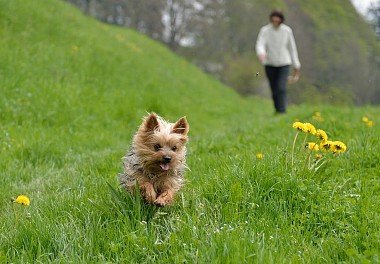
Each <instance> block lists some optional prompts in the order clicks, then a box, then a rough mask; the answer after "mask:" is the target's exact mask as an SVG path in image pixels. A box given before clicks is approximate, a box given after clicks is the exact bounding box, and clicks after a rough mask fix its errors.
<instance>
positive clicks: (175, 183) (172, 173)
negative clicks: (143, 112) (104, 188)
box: [119, 113, 189, 206]
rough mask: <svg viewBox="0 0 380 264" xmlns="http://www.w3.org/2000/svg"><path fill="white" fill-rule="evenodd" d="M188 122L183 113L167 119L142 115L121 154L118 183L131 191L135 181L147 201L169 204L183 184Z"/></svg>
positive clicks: (161, 204) (160, 204)
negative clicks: (128, 145) (129, 142)
mask: <svg viewBox="0 0 380 264" xmlns="http://www.w3.org/2000/svg"><path fill="white" fill-rule="evenodd" d="M188 132H189V123H188V122H187V120H186V118H185V117H182V118H180V119H179V120H178V121H177V122H176V123H169V122H167V121H165V120H164V119H163V118H161V117H159V116H158V115H156V114H155V113H151V114H149V115H148V116H146V117H145V118H144V121H143V122H142V124H141V125H140V127H139V129H138V131H137V133H136V134H135V135H134V137H133V142H132V148H131V150H130V152H129V153H128V154H127V155H126V156H125V157H124V158H123V164H124V173H122V174H120V175H119V180H120V184H121V185H122V186H123V187H124V188H125V189H126V190H128V191H130V192H132V193H133V192H134V191H135V190H136V184H137V185H138V188H139V189H140V192H141V195H142V197H143V198H144V199H145V201H146V202H148V203H150V204H155V205H157V206H165V205H170V204H172V203H173V201H174V196H175V193H176V192H177V191H178V190H179V189H180V188H181V187H182V185H183V184H184V178H183V177H184V173H185V170H186V169H187V166H186V143H187V141H188V136H187V134H188Z"/></svg>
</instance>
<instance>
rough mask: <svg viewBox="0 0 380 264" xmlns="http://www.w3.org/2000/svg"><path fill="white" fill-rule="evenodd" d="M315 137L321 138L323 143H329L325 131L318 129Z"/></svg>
mask: <svg viewBox="0 0 380 264" xmlns="http://www.w3.org/2000/svg"><path fill="white" fill-rule="evenodd" d="M315 135H316V136H317V138H319V139H320V140H321V141H322V142H325V141H327V139H328V137H327V134H326V132H325V131H324V130H322V129H318V130H317V132H316V133H315Z"/></svg>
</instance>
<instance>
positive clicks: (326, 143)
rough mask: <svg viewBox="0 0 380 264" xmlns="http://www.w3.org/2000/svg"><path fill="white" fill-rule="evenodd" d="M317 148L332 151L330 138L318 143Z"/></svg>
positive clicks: (332, 145) (332, 146)
mask: <svg viewBox="0 0 380 264" xmlns="http://www.w3.org/2000/svg"><path fill="white" fill-rule="evenodd" d="M319 149H321V150H324V151H329V150H330V151H334V144H333V142H332V141H330V140H327V141H323V142H322V143H321V144H319Z"/></svg>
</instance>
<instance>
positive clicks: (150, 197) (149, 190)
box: [140, 182, 157, 203]
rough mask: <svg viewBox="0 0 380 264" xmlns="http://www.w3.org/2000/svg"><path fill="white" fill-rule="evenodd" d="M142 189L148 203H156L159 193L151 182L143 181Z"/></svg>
mask: <svg viewBox="0 0 380 264" xmlns="http://www.w3.org/2000/svg"><path fill="white" fill-rule="evenodd" d="M140 191H141V194H142V196H143V197H144V199H145V200H146V201H147V202H148V203H154V201H155V200H156V198H157V193H156V191H155V190H154V187H153V185H152V184H151V183H150V182H144V183H141V184H140Z"/></svg>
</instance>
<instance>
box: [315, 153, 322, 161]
mask: <svg viewBox="0 0 380 264" xmlns="http://www.w3.org/2000/svg"><path fill="white" fill-rule="evenodd" d="M322 158H323V156H322V154H315V159H316V160H320V159H322Z"/></svg>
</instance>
